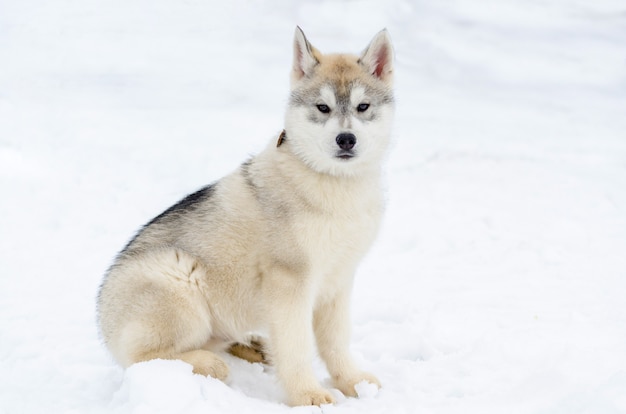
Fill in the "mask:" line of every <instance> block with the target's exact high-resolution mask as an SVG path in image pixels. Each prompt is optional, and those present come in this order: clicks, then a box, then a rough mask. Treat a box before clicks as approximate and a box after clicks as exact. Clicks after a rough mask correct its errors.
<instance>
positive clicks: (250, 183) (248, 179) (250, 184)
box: [241, 135, 282, 194]
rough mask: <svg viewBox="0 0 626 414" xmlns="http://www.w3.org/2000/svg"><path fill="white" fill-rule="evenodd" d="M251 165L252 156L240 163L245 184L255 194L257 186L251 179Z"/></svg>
mask: <svg viewBox="0 0 626 414" xmlns="http://www.w3.org/2000/svg"><path fill="white" fill-rule="evenodd" d="M281 136H282V135H281ZM251 165H252V158H250V159H249V160H248V161H246V162H244V163H243V164H241V175H242V176H243V179H244V180H245V181H246V185H247V186H248V188H250V190H252V192H253V193H255V194H256V192H257V190H258V187H257V185H256V184H255V183H254V181H252V177H251V176H250V166H251Z"/></svg>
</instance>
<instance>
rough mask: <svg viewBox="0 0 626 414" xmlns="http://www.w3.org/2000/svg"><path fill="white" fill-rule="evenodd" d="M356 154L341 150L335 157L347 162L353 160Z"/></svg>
mask: <svg viewBox="0 0 626 414" xmlns="http://www.w3.org/2000/svg"><path fill="white" fill-rule="evenodd" d="M355 156H356V154H355V153H354V151H351V150H341V151H338V152H337V155H336V157H337V158H339V159H342V160H349V159H350V158H354V157H355Z"/></svg>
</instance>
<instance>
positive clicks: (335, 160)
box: [285, 28, 393, 176]
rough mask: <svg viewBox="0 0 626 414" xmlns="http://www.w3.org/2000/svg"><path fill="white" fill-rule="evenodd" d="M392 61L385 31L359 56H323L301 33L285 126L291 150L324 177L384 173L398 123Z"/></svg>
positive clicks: (298, 34) (297, 33) (300, 32)
mask: <svg viewBox="0 0 626 414" xmlns="http://www.w3.org/2000/svg"><path fill="white" fill-rule="evenodd" d="M392 59H393V52H392V47H391V43H390V40H389V36H388V35H387V32H386V31H384V30H383V31H382V32H380V33H379V34H378V35H376V37H374V39H373V40H372V42H371V43H370V45H369V46H368V47H367V48H366V49H365V51H364V52H363V53H362V54H361V56H353V55H344V54H341V55H322V54H321V53H320V52H319V51H317V50H316V49H315V48H313V46H311V44H310V43H309V42H308V41H307V40H306V38H305V36H304V34H303V33H302V31H301V30H300V28H298V29H296V36H295V40H294V63H293V72H292V77H291V87H292V88H291V97H290V100H289V106H288V109H287V116H286V124H285V130H286V140H287V142H288V145H289V148H290V150H291V151H292V152H293V153H294V154H295V155H296V156H297V157H299V158H300V159H301V160H302V161H303V162H304V163H305V164H306V165H308V166H309V167H310V168H312V169H313V170H315V171H317V172H320V173H325V174H331V175H348V176H349V175H357V174H359V173H360V172H363V171H364V170H365V169H368V168H378V165H379V163H380V161H381V158H382V157H383V155H384V154H385V152H386V148H387V146H388V144H389V135H390V130H391V121H392V118H393V92H392V81H393V69H392V68H393V67H392Z"/></svg>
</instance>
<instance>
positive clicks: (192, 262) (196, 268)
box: [97, 27, 394, 406]
mask: <svg viewBox="0 0 626 414" xmlns="http://www.w3.org/2000/svg"><path fill="white" fill-rule="evenodd" d="M293 48H294V50H293V68H292V72H291V94H290V98H289V103H288V108H287V111H286V116H285V124H284V130H283V132H282V133H281V134H280V135H279V136H278V138H277V139H273V140H271V142H270V143H269V145H268V146H267V147H266V148H265V149H264V150H263V151H261V152H260V153H259V154H258V155H256V156H254V157H252V158H250V159H249V160H248V161H246V162H244V163H243V164H241V165H240V166H239V167H238V168H237V169H236V170H235V171H234V172H232V173H231V174H229V175H227V176H225V177H224V178H222V179H220V180H218V181H216V182H215V183H213V184H211V185H208V186H206V187H204V188H202V189H200V190H199V191H197V192H195V193H193V194H191V195H188V196H187V197H185V198H184V199H182V200H181V201H180V202H178V203H177V204H175V205H173V206H172V207H170V208H169V209H167V210H166V211H165V212H163V213H162V214H160V215H159V216H157V217H156V218H154V219H153V220H152V221H150V222H149V223H148V224H146V225H145V226H144V227H143V228H141V229H140V230H139V232H138V233H137V234H136V235H135V237H134V238H133V239H132V240H131V241H130V242H129V243H128V245H126V247H125V248H124V249H123V250H122V251H121V252H120V253H119V254H118V256H117V257H116V259H115V261H114V263H113V265H112V266H111V267H110V269H109V270H108V272H107V274H106V275H105V277H104V281H103V283H102V285H101V287H100V291H99V295H98V304H97V308H98V324H99V328H100V332H101V336H102V338H103V341H104V343H105V344H106V346H107V348H108V349H109V351H110V352H111V354H112V355H113V357H114V358H115V359H116V360H117V362H119V363H120V364H121V365H122V366H124V367H128V366H129V365H131V364H133V363H136V362H140V361H147V360H151V359H157V358H161V359H179V360H182V361H185V362H187V363H189V364H191V365H192V366H193V372H194V373H197V374H202V375H208V376H212V377H215V378H218V379H221V380H224V379H226V378H227V376H228V372H229V369H228V366H227V365H226V363H225V362H224V360H223V359H222V358H221V357H220V355H219V353H220V352H223V351H226V350H230V352H231V353H233V354H235V355H237V356H241V357H243V358H246V359H248V360H250V361H266V360H269V361H271V363H272V364H273V365H274V366H275V370H276V375H277V377H278V379H279V381H280V383H281V384H282V386H283V387H284V388H285V390H286V394H287V398H288V401H287V403H288V404H290V405H293V406H297V405H321V404H329V403H333V402H334V398H333V396H332V394H331V393H330V392H329V390H327V389H325V388H324V387H322V386H321V385H320V383H319V382H318V380H317V379H316V377H315V375H314V372H313V366H312V365H313V364H312V363H313V358H314V356H315V352H316V351H317V352H318V354H319V356H320V358H321V359H322V360H323V361H324V363H325V364H326V367H327V369H328V372H329V374H330V376H331V379H332V384H333V386H334V387H336V388H337V389H339V390H340V391H341V392H343V393H344V394H345V395H347V396H356V394H357V393H356V390H355V385H356V384H358V383H360V382H362V381H367V382H369V383H372V384H375V385H377V386H378V387H380V382H379V381H378V379H377V378H376V377H375V376H374V375H372V374H370V373H367V372H364V371H362V370H361V369H359V368H358V367H357V365H356V364H355V362H354V361H353V358H352V357H351V356H350V352H349V344H350V313H349V307H350V306H349V305H350V295H351V290H352V289H351V288H352V284H353V279H354V273H355V270H356V268H357V265H358V263H359V261H360V260H361V258H362V257H363V256H364V254H365V253H366V252H367V250H368V248H369V246H370V245H371V244H372V242H373V241H374V239H375V236H376V234H377V231H378V229H379V223H380V221H381V216H382V214H383V210H384V200H383V191H382V185H381V181H382V180H381V179H382V174H381V172H382V164H383V161H384V158H385V155H386V153H387V152H388V146H389V142H390V135H391V124H392V118H393V112H394V96H393V89H392V83H393V48H392V44H391V40H390V38H389V35H388V33H387V31H386V30H383V31H381V32H379V33H378V34H377V35H376V36H375V37H374V38H373V39H372V41H371V42H370V44H369V45H368V46H367V48H366V49H365V50H364V51H363V52H362V53H361V55H359V56H357V55H350V54H322V53H320V52H319V51H318V50H317V49H316V48H314V47H313V46H312V45H311V43H309V41H308V40H307V38H306V37H305V35H304V33H303V32H302V30H301V29H300V28H299V27H297V28H296V33H295V38H294V47H293Z"/></svg>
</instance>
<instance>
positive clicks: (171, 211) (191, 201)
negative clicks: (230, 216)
mask: <svg viewBox="0 0 626 414" xmlns="http://www.w3.org/2000/svg"><path fill="white" fill-rule="evenodd" d="M215 186H216V184H209V185H207V186H205V187H202V188H201V189H200V190H198V191H196V192H195V193H191V194H189V195H188V196H186V197H185V198H183V199H182V200H180V201H179V202H178V203H176V204H174V205H173V206H171V207H170V208H168V209H167V210H165V211H164V212H163V213H161V214H159V215H158V216H156V217H155V218H153V219H152V220H150V221H149V222H148V224H146V225H144V226H143V227H142V228H141V229H140V230H139V231H138V232H137V234H135V235H134V236H133V238H132V239H131V240H130V241H129V242H128V244H127V245H126V246H125V247H124V248H123V249H122V251H121V252H120V255H122V254H124V253H125V252H126V251H127V250H128V249H129V248H130V246H131V245H132V244H133V242H134V241H135V240H137V237H139V236H140V235H141V233H142V232H143V231H144V230H145V229H147V228H148V227H150V226H151V225H153V224H155V223H158V222H160V221H163V220H167V219H168V218H169V217H171V216H173V215H177V214H182V213H184V212H187V211H193V210H195V209H196V208H197V207H198V205H199V204H200V203H202V202H204V201H206V200H208V199H209V198H211V196H213V194H214V193H215Z"/></svg>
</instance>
